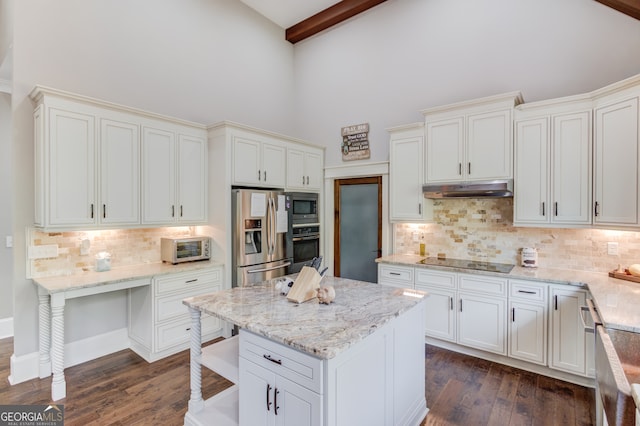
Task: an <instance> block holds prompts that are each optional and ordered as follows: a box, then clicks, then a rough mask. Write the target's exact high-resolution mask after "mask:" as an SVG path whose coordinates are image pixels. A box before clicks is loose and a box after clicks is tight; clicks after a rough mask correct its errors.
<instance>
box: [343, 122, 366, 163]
mask: <svg viewBox="0 0 640 426" xmlns="http://www.w3.org/2000/svg"><path fill="white" fill-rule="evenodd" d="M341 149H342V161H351V160H364V159H367V158H369V157H370V156H371V153H370V151H369V123H363V124H356V125H354V126H347V127H343V128H342V146H341Z"/></svg>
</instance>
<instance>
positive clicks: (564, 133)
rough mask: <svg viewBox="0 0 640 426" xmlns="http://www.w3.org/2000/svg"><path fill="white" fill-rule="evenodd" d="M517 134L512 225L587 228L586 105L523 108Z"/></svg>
mask: <svg viewBox="0 0 640 426" xmlns="http://www.w3.org/2000/svg"><path fill="white" fill-rule="evenodd" d="M515 128H516V141H515V147H516V148H515V194H514V197H515V202H514V224H515V225H522V226H541V225H544V226H547V225H548V226H558V227H567V226H580V225H588V224H590V223H591V158H592V157H591V110H590V109H589V103H588V102H587V103H585V102H584V101H579V102H577V101H575V100H572V101H567V102H566V103H565V104H563V103H553V104H551V103H543V104H531V105H530V106H527V105H521V106H520V107H518V108H516V124H515Z"/></svg>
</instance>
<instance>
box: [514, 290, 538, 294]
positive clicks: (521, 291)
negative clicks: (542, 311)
mask: <svg viewBox="0 0 640 426" xmlns="http://www.w3.org/2000/svg"><path fill="white" fill-rule="evenodd" d="M518 293H524V294H536V292H535V291H530V290H518Z"/></svg>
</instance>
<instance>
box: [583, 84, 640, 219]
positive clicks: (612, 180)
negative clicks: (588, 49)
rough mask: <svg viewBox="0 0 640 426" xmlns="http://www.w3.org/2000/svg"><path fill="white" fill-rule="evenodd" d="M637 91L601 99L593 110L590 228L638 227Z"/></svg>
mask: <svg viewBox="0 0 640 426" xmlns="http://www.w3.org/2000/svg"><path fill="white" fill-rule="evenodd" d="M639 98H640V88H634V89H632V90H630V91H629V90H627V91H625V92H623V93H619V94H614V95H610V96H604V97H602V98H600V99H598V100H597V101H596V102H597V103H596V108H595V110H594V121H595V123H594V137H595V142H594V145H595V147H594V161H595V168H594V218H593V223H594V225H599V226H604V227H616V228H618V227H620V228H626V227H635V228H637V227H638V225H639V224H640V222H639V214H638V200H639V199H640V192H639V191H640V186H639V182H638V179H639V177H638V167H639V166H640V150H639V149H638V143H639V142H640V137H639V135H638V126H639V125H640V117H639V115H638V114H639V112H638V101H639Z"/></svg>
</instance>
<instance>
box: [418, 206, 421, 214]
mask: <svg viewBox="0 0 640 426" xmlns="http://www.w3.org/2000/svg"><path fill="white" fill-rule="evenodd" d="M418 214H422V204H418Z"/></svg>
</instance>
